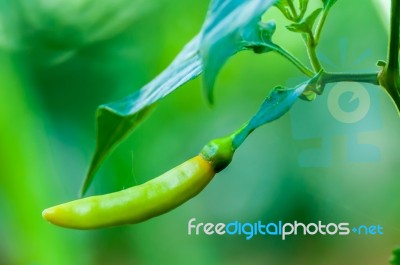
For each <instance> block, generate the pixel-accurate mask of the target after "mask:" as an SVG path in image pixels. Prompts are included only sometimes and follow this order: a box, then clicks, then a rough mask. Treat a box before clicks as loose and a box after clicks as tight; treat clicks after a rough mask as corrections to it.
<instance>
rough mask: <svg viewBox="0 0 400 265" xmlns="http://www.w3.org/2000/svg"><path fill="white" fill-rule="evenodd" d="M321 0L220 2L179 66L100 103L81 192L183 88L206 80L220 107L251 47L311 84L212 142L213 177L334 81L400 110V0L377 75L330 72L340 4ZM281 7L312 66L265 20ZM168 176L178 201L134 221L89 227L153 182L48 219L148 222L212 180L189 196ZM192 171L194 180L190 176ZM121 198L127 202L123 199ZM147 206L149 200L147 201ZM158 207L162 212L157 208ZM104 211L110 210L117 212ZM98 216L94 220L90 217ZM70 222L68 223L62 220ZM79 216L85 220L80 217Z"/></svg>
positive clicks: (206, 155)
mask: <svg viewBox="0 0 400 265" xmlns="http://www.w3.org/2000/svg"><path fill="white" fill-rule="evenodd" d="M318 2H319V7H318V8H317V9H315V10H311V8H310V6H311V5H309V0H248V1H241V0H213V1H212V2H211V4H210V7H209V10H208V13H207V16H206V19H205V22H204V24H203V26H202V28H201V30H200V32H199V33H198V34H197V35H196V36H195V37H194V38H193V39H192V40H191V41H190V42H189V43H188V44H187V45H186V46H185V47H184V48H183V49H182V51H181V52H180V53H179V54H178V55H177V57H176V58H175V59H174V61H173V62H172V63H171V64H170V65H169V66H168V67H167V68H166V69H165V70H164V71H163V72H162V73H161V74H160V75H158V76H157V77H156V78H154V79H153V80H152V81H151V82H150V83H148V84H147V85H145V86H144V87H143V88H141V89H140V90H138V91H136V92H134V93H133V94H131V95H129V96H127V97H126V98H123V99H121V100H119V101H116V102H112V103H108V104H104V105H101V106H99V108H98V109H97V114H96V118H97V120H96V121H97V143H96V150H95V152H94V155H93V158H92V161H91V164H90V166H89V170H88V172H87V175H86V178H85V181H84V184H83V186H82V189H81V195H82V196H83V195H84V194H85V192H86V191H87V189H88V187H89V186H90V184H91V182H92V179H93V177H94V175H95V173H96V171H97V169H98V168H99V167H100V165H101V164H102V162H103V161H104V160H105V158H106V157H107V156H108V155H109V154H110V153H111V152H112V151H113V149H114V148H115V147H116V146H117V145H118V144H119V143H121V142H122V141H123V140H124V139H126V137H128V136H129V135H130V134H131V133H132V131H133V130H134V129H135V128H136V127H137V126H138V124H140V122H141V121H142V120H143V118H144V117H145V116H146V115H147V114H148V113H149V110H150V109H152V108H153V107H154V106H155V104H156V103H157V102H158V101H160V100H161V99H163V98H164V97H166V96H167V95H169V94H170V93H172V92H173V91H175V90H176V89H177V88H178V87H180V86H182V85H183V84H185V83H186V82H189V81H190V80H192V79H194V78H196V77H198V76H200V75H202V80H203V88H204V93H205V95H206V98H207V100H208V101H209V102H210V103H213V102H214V99H213V88H214V83H215V80H216V78H217V76H218V73H219V71H220V69H221V68H222V67H223V65H224V64H225V62H226V61H227V60H228V59H229V57H231V56H233V55H235V54H236V53H238V52H240V51H244V50H250V51H253V52H254V53H257V54H262V53H268V52H274V53H277V54H279V55H281V56H283V57H284V58H286V59H287V60H288V61H290V62H291V63H293V65H294V66H296V67H297V69H298V70H299V71H300V72H301V73H302V74H303V75H304V76H305V77H306V78H307V80H306V81H305V82H303V83H300V84H298V85H297V86H295V87H283V86H276V87H275V88H273V89H272V90H271V91H270V92H269V94H268V95H267V96H266V99H265V100H264V102H263V103H262V105H261V107H260V108H259V110H258V112H257V113H256V114H255V115H254V116H253V117H251V118H249V120H248V121H247V122H245V123H244V124H243V125H242V126H240V127H239V129H237V130H235V131H234V132H233V133H232V134H231V135H228V136H226V137H224V138H220V139H217V140H213V141H211V142H210V143H209V144H207V145H206V146H205V147H204V148H203V150H202V151H201V154H200V155H201V159H204V160H205V161H207V162H209V163H210V164H211V165H212V167H211V168H208V167H207V168H208V169H207V170H210V174H211V175H213V174H215V173H218V172H219V171H220V170H222V169H224V168H225V167H226V166H228V165H229V163H230V162H231V159H232V157H233V154H234V152H235V150H236V149H237V148H238V147H239V146H240V145H241V144H242V143H243V142H244V141H245V139H246V138H247V137H248V135H249V134H250V133H251V132H253V131H254V130H255V129H257V128H258V127H260V126H261V125H264V124H266V123H269V122H271V121H274V120H276V119H278V118H280V117H281V116H282V115H284V114H285V113H286V112H288V111H289V109H290V108H291V107H292V106H293V104H294V103H295V102H296V101H297V100H298V99H300V100H305V101H310V102H312V101H314V100H315V99H316V98H317V97H318V96H319V95H321V94H323V93H324V90H325V87H326V85H327V84H329V83H337V82H362V83H370V84H373V85H376V86H377V88H378V87H381V88H382V89H384V90H385V91H386V92H387V95H388V96H389V97H390V98H391V99H392V101H393V103H394V107H395V108H396V109H397V111H399V110H400V94H399V55H398V54H399V28H400V27H399V26H400V6H399V0H391V17H390V35H389V40H388V50H387V58H385V60H380V61H378V62H377V65H376V71H374V72H367V73H351V72H348V73H347V72H346V73H343V72H328V71H326V69H325V67H324V65H323V64H322V63H321V60H320V58H319V56H318V53H317V49H318V45H319V43H320V39H321V35H322V34H323V29H324V25H325V22H326V21H327V20H328V19H329V14H330V12H334V11H335V6H336V3H337V0H320V1H318ZM274 7H275V8H278V9H279V10H280V12H281V13H282V14H283V15H284V17H285V18H286V19H287V25H286V28H287V30H289V31H291V32H293V34H299V35H300V36H301V38H302V39H303V40H304V44H305V45H304V46H305V48H304V49H305V52H306V53H307V55H308V56H307V58H308V59H309V60H308V62H302V61H301V60H300V59H298V58H296V57H295V56H294V55H293V54H292V53H291V52H290V51H288V50H286V49H285V47H283V46H282V45H281V44H280V43H279V41H275V40H274V39H273V35H274V32H275V29H276V24H275V22H274V21H264V20H262V16H263V15H264V14H265V13H266V12H268V10H269V9H271V8H274ZM310 104H312V103H310ZM202 163H203V162H202ZM196 170H198V168H197V169H196ZM192 171H193V170H192ZM181 173H182V172H180V173H179V174H181ZM166 174H167V177H165V175H163V176H162V177H160V179H159V181H158V182H157V179H155V181H156V182H154V183H157V185H160V183H161V182H160V181H161V179H162V185H161V186H162V187H161V186H160V187H161V188H160V187H158V186H157V187H158V188H157V189H159V190H162V192H167V193H169V194H167V196H166V197H164V195H165V194H164V195H162V196H160V198H164V199H168V200H172V201H173V200H175V201H173V203H170V204H168V205H166V204H165V203H164V204H162V202H160V203H159V204H160V205H161V204H162V205H161V206H157V205H155V206H154V207H151V209H152V210H151V211H150V212H145V213H143V215H141V216H137V212H136V213H132V216H129V213H128V214H122V215H121V218H117V219H116V220H106V221H105V222H100V224H98V225H91V224H90V222H91V221H90V220H95V219H96V218H95V217H96V216H99V215H98V214H100V213H99V212H98V211H102V210H101V207H100V206H99V205H97V204H98V202H99V201H102V200H112V201H113V202H115V205H116V207H120V205H121V203H120V202H121V200H122V199H123V200H124V201H127V200H135V198H138V196H139V197H140V196H141V200H145V199H146V198H147V197H146V196H147V189H150V190H151V188H152V187H153V188H154V186H152V185H153V184H151V183H153V182H149V183H150V184H148V185H147V186H148V187H147V186H146V187H144V188H143V187H140V188H138V189H132V190H131V191H129V192H130V194H129V196H127V195H126V194H127V192H124V193H120V194H117V193H115V195H113V196H111V197H101V198H100V197H98V198H97V197H94V198H95V199H93V200H92V199H88V200H86V199H81V200H77V201H75V202H73V203H72V204H68V203H67V204H64V205H61V206H60V207H57V206H56V207H53V208H50V210H46V211H45V212H44V217H45V218H46V219H48V220H49V221H51V222H53V223H56V224H59V225H60V224H62V225H63V226H67V227H75V228H88V227H89V228H96V227H103V226H109V225H116V224H124V223H129V222H137V221H144V220H146V219H148V218H150V217H153V216H156V215H159V214H162V213H164V212H166V211H169V210H171V209H173V208H175V207H177V206H179V205H180V204H181V203H183V202H184V201H186V200H188V199H190V198H191V197H193V196H195V195H196V194H197V193H198V192H199V191H200V190H201V189H202V188H203V187H204V186H205V185H206V184H207V183H208V181H207V182H206V183H204V185H203V186H202V187H192V186H190V185H189V186H187V187H192V188H194V189H195V190H196V192H191V190H188V191H187V194H186V195H185V194H184V193H185V192H183V193H182V190H181V187H183V186H185V185H187V183H186V184H185V183H183V180H182V178H183V179H185V178H186V177H187V176H186V175H185V174H186V173H185V174H183V175H185V177H182V178H181V177H179V181H182V183H183V184H182V186H181V187H178V188H177V186H174V185H169V184H168V182H170V181H173V180H176V179H174V177H171V176H170V175H171V174H170V172H169V173H168V172H167V173H166ZM188 174H189V175H190V173H188ZM189 177H190V176H189ZM185 181H186V180H185ZM178 184H179V183H178ZM143 185H144V184H143ZM185 187H186V186H185ZM164 188H165V189H164ZM174 189H175V190H174ZM138 190H139V191H140V192H141V193H140V194H141V195H137V194H136V193H137V192H139V191H138ZM143 190H146V191H145V195H143V192H144V191H143ZM177 190H178V191H179V192H178V193H179V194H178V195H176V194H177ZM160 192H161V191H160ZM121 194H122V195H121ZM132 194H133V195H132ZM182 194H183V195H182ZM188 194H189V195H188ZM142 195H143V196H142ZM142 197H143V198H142ZM118 198H120V199H121V198H122V199H121V200H120V201H118V200H119V199H118ZM127 198H128V199H127ZM151 199H153V197H152V198H151ZM140 203H146V202H143V201H141V202H140ZM151 203H153V204H154V203H155V202H154V201H152V202H151ZM112 204H113V203H111V202H110V204H104V205H106V206H107V207H109V206H110V205H111V206H112ZM155 204H157V202H156V203H155ZM102 205H103V204H102ZM132 205H139V204H136V203H132V204H129V203H128V204H127V206H126V209H125V208H124V209H122V208H121V209H119V210H118V211H121V212H123V211H125V210H127V212H131V210H134V209H130V208H129V207H130V206H132ZM82 207H83V208H85V209H86V210H87V209H89V208H94V209H95V212H94V213H93V212H90V211H87V212H85V214H86V213H89V215H90V216H86V215H85V214H82V209H83V208H82ZM99 207H100V208H99ZM154 209H156V210H155V211H153V210H154ZM103 210H105V211H109V210H110V209H109V208H107V209H103ZM92 213H93V215H91V214H92ZM118 213H120V212H118ZM110 214H113V210H112V209H111V211H110V212H107V214H104V216H109V215H110ZM60 216H61V217H60ZM65 216H66V217H65ZM93 216H94V217H93ZM102 216H103V215H102ZM64 217H65V218H67V219H68V220H66V219H63V218H64ZM60 218H61V219H63V220H61V219H60ZM79 218H83V219H81V220H79ZM85 218H88V219H85ZM114 219H115V218H114ZM69 220H72V221H69ZM97 221H98V220H97ZM71 222H72V223H71ZM74 222H77V223H83V225H78V224H77V223H74Z"/></svg>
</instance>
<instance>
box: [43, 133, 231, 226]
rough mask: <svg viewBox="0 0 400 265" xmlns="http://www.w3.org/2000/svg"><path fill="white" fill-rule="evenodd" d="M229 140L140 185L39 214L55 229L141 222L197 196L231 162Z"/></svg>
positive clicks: (229, 138)
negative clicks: (59, 227)
mask: <svg viewBox="0 0 400 265" xmlns="http://www.w3.org/2000/svg"><path fill="white" fill-rule="evenodd" d="M232 140H233V138H232V137H226V138H220V139H216V140H213V141H211V142H210V143H209V144H207V145H206V146H205V147H204V148H203V149H202V151H201V153H200V155H197V156H195V157H194V158H192V159H189V160H188V161H186V162H184V163H182V164H181V165H179V166H177V167H175V168H173V169H171V170H169V171H168V172H166V173H164V174H162V175H161V176H159V177H157V178H154V179H152V180H150V181H148V182H146V183H144V184H141V185H138V186H135V187H132V188H128V189H125V190H122V191H118V192H114V193H110V194H105V195H99V196H92V197H87V198H83V199H79V200H75V201H71V202H67V203H64V204H61V205H57V206H54V207H51V208H48V209H46V210H44V211H43V217H44V218H45V219H46V220H47V221H49V222H51V223H53V224H55V225H58V226H63V227H67V228H75V229H93V228H100V227H108V226H115V225H123V224H132V223H139V222H142V221H145V220H147V219H149V218H152V217H155V216H158V215H161V214H163V213H166V212H168V211H170V210H172V209H174V208H176V207H178V206H179V205H181V204H182V203H184V202H186V201H187V200H189V199H191V198H192V197H194V196H195V195H197V194H198V193H199V192H200V191H201V190H203V189H204V187H205V186H206V185H207V184H208V183H209V182H210V180H211V179H212V178H213V177H214V175H215V173H217V172H219V171H221V170H222V169H224V168H225V167H226V166H227V165H228V164H229V163H230V161H231V160H232V156H233V153H234V148H233V147H232Z"/></svg>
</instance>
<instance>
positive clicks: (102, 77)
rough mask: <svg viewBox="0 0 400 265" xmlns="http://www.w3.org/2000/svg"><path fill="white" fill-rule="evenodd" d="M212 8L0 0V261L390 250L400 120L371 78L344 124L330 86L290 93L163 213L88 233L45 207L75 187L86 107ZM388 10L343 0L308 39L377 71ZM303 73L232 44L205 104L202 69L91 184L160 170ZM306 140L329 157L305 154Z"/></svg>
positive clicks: (126, 0)
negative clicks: (270, 231) (320, 226)
mask: <svg viewBox="0 0 400 265" xmlns="http://www.w3.org/2000/svg"><path fill="white" fill-rule="evenodd" d="M387 2H389V1H387ZM318 4H319V1H312V5H313V6H315V7H316V6H317V5H318ZM207 6H208V3H207V1H200V0H194V1H178V0H170V1H165V0H152V1H144V0H117V1H112V2H110V1H106V0H98V1H94V0H73V1H63V0H53V1H50V0H0V264H4V265H10V264H11V265H13V264H18V265H19V264H26V265H54V264H57V265H64V264H65V265H70V264H76V265H92V264H93V265H95V264H96V265H103V264H104V265H106V264H120V265H124V264H130V265H134V264H137V265H153V264H174V265H179V264H185V265H186V264H209V265H212V264H218V265H220V264H229V265H234V264H299V265H300V264H304V265H305V264H307V265H313V264H315V265H317V264H328V265H329V264H349V265H358V264H359V265H373V264H374V265H375V264H387V259H388V257H389V255H390V252H391V249H392V248H393V247H394V246H396V244H399V243H400V200H399V188H398V187H400V178H399V173H398V172H400V163H399V155H398V150H397V148H400V138H399V132H400V124H399V119H398V114H397V112H396V110H395V108H394V107H393V105H392V103H391V101H390V99H389V98H388V97H387V96H386V94H385V93H384V92H383V91H382V90H381V89H380V88H378V87H368V86H365V88H366V90H367V91H368V92H369V95H370V98H371V106H373V107H371V108H370V113H368V114H367V115H366V116H365V118H363V119H362V121H360V123H357V124H351V125H346V124H342V123H340V122H338V121H337V120H335V119H334V118H332V117H333V116H332V115H330V114H329V112H327V111H326V105H327V100H328V98H329V89H330V88H329V87H328V89H327V91H326V93H325V95H324V96H323V97H320V98H319V99H317V101H315V102H312V103H305V102H299V103H298V104H296V105H295V107H294V108H293V109H292V111H291V112H290V113H289V114H288V115H285V116H284V117H283V118H281V119H279V120H278V121H276V122H274V123H271V124H269V125H267V126H264V127H262V128H260V129H258V130H257V131H256V132H255V133H254V134H253V135H251V137H249V139H248V140H247V141H246V142H245V144H244V145H243V146H242V147H241V148H240V150H238V152H237V154H236V156H235V158H234V160H233V163H232V164H231V166H230V167H229V168H227V169H226V170H224V171H223V172H221V173H220V174H218V176H217V177H216V178H215V179H214V180H213V181H212V183H211V184H210V185H209V186H208V187H207V188H206V189H205V190H204V191H203V192H202V193H201V194H200V195H198V196H197V197H195V198H194V199H192V200H190V201H189V202H187V203H186V204H184V205H183V206H181V207H179V208H177V209H176V210H174V211H172V212H170V213H167V214H165V215H163V216H160V217H157V218H154V219H152V220H149V221H147V222H145V223H141V224H137V225H130V226H124V227H116V228H109V229H101V230H95V231H75V230H67V229H63V228H59V227H55V226H53V225H51V224H49V223H47V222H46V221H44V220H43V219H42V217H41V211H42V210H43V209H44V208H46V207H49V206H52V205H55V204H59V203H62V202H65V201H68V200H72V199H75V198H77V194H78V190H79V188H80V185H81V183H82V181H83V176H84V174H85V171H86V170H87V167H88V164H89V161H90V158H91V155H92V153H93V150H94V146H95V109H96V106H98V105H99V104H102V103H106V102H110V101H113V100H116V99H119V98H121V97H124V96H126V95H128V94H130V93H132V92H133V91H135V90H137V89H139V88H140V87H141V86H143V85H144V84H146V83H147V82H149V81H150V80H151V79H152V78H153V77H155V76H156V75H157V74H158V73H160V71H162V69H164V68H165V67H166V66H167V65H168V63H169V62H170V61H171V60H172V59H173V58H174V56H175V55H176V54H177V53H178V52H179V51H180V49H181V48H182V47H183V46H184V44H185V43H186V42H188V41H189V40H190V39H191V38H192V36H194V35H195V34H196V33H197V32H198V31H199V29H200V27H201V24H202V22H203V19H204V16H205V14H206V10H207ZM385 14H387V13H385V12H384V10H382V9H381V8H380V7H379V6H378V5H376V3H375V2H373V1H361V0H357V1H338V3H337V5H336V6H335V7H334V8H333V9H332V12H331V15H330V17H329V19H328V21H327V24H326V27H325V30H324V33H323V36H322V40H321V46H320V47H319V49H318V52H319V54H320V56H321V58H322V60H323V64H324V66H325V67H326V68H327V69H328V70H330V71H354V72H362V71H376V70H377V68H376V67H375V63H376V61H377V60H379V59H384V58H385V53H386V43H387V28H386V26H385V25H386V24H385V19H388V18H387V17H386V16H385ZM270 18H274V19H275V20H276V22H277V24H278V30H277V33H276V35H275V37H274V39H275V41H276V42H277V43H279V44H281V45H282V46H284V47H285V48H287V49H289V50H290V51H292V52H293V53H295V54H296V55H298V57H299V58H300V59H302V60H306V53H305V52H304V47H303V45H302V40H301V37H300V36H299V35H297V34H293V33H289V32H287V31H286V30H285V29H284V26H285V25H287V22H286V21H285V20H284V18H283V16H282V15H281V14H280V13H279V12H278V11H277V10H276V9H271V10H270V12H268V14H267V15H266V16H265V18H264V19H270ZM301 79H302V76H301V74H300V73H299V72H298V71H297V70H296V69H295V68H294V67H293V66H292V65H291V64H289V63H288V62H287V61H285V60H284V59H283V58H281V57H280V56H278V55H276V54H264V55H255V54H253V53H251V52H243V53H240V54H237V55H236V56H234V57H233V58H232V59H230V60H229V62H228V63H227V64H226V66H225V67H224V68H223V70H222V72H221V74H220V76H219V78H218V80H217V84H216V90H215V95H216V96H215V99H216V103H215V105H214V106H209V105H208V104H207V103H206V101H205V99H204V96H203V94H202V88H201V80H200V79H198V80H194V81H192V82H190V83H188V84H186V85H184V86H183V87H182V88H180V89H178V90H177V91H176V92H174V93H173V94H172V95H170V96H169V97H168V98H166V99H164V100H162V101H161V102H160V103H159V104H158V106H157V108H156V109H155V110H154V111H153V113H152V115H151V116H150V117H149V118H147V119H146V120H145V122H144V123H143V124H142V125H141V126H140V127H139V128H138V129H137V130H136V131H135V132H134V133H133V134H132V135H131V137H129V138H128V139H127V140H126V141H125V142H124V143H122V144H121V145H120V146H119V147H118V148H117V149H116V151H115V152H114V153H113V154H112V156H111V157H110V158H109V159H107V161H106V162H105V163H104V165H103V166H102V168H101V169H100V171H99V172H98V174H97V175H96V178H95V181H94V184H93V185H92V187H91V189H90V191H89V193H90V194H102V193H106V192H111V191H116V190H121V189H123V188H127V187H130V186H132V185H136V184H139V183H143V182H145V181H147V180H149V179H151V178H153V177H155V176H157V175H159V174H161V173H162V172H164V171H166V170H168V169H169V168H172V167H173V166H175V165H177V164H179V163H181V162H182V161H184V160H186V159H188V158H189V157H192V156H193V155H195V154H196V153H197V152H198V151H199V150H200V148H201V147H202V146H203V145H204V144H205V143H206V142H208V140H210V139H213V138H215V137H219V136H223V135H225V134H227V133H230V132H232V131H233V130H235V129H236V128H237V127H239V126H240V125H241V124H242V123H243V122H244V121H246V120H247V119H248V118H249V117H251V115H252V114H253V113H254V112H255V111H256V110H257V108H258V106H259V105H260V103H261V102H262V100H263V98H264V97H265V96H266V95H267V93H268V91H269V90H270V89H272V88H273V87H274V86H276V85H290V84H294V83H296V82H297V80H301ZM343 85H344V86H351V84H341V86H343ZM331 88H332V87H331ZM333 88H334V87H333ZM343 97H344V98H343V99H341V101H340V102H338V104H339V106H341V108H342V109H345V110H347V111H354V110H355V109H357V104H360V100H362V99H360V98H359V99H357V100H358V101H357V100H356V101H351V100H350V99H349V95H347V97H346V95H343ZM350 98H351V95H350ZM342 101H343V102H342ZM324 113H325V114H324ZM362 124H363V125H362ZM361 144H364V147H365V146H366V149H362V148H361V149H359V147H360V146H361ZM368 146H369V149H368ZM313 150H314V151H315V150H317V153H314V157H315V158H316V159H317V158H318V159H320V160H321V159H322V161H325V162H318V161H319V160H318V159H317V160H318V161H316V162H315V163H313V159H312V157H313V152H314V151H313ZM318 150H319V151H318ZM366 150H367V151H366ZM368 150H369V151H368ZM371 150H372V151H371ZM305 156H306V158H304V157H305ZM304 159H306V160H304ZM307 159H308V160H307ZM304 161H308V162H304ZM192 217H195V218H196V219H197V220H198V221H199V222H214V223H217V222H225V223H228V222H231V221H235V220H238V221H242V222H256V221H258V220H261V221H263V222H265V223H267V222H271V221H278V220H283V221H285V222H290V221H294V220H298V221H303V222H314V221H318V220H321V221H323V222H325V223H329V222H350V223H352V224H355V225H361V224H366V225H374V224H375V225H376V224H380V225H382V226H383V227H384V235H383V236H356V235H353V234H352V235H350V236H347V237H339V236H332V237H324V236H314V237H310V236H298V237H289V238H288V239H287V240H286V241H282V240H281V239H280V238H277V237H263V236H257V237H255V238H253V239H252V240H249V241H247V240H246V239H245V237H244V236H220V237H217V236H204V235H202V236H188V234H187V222H188V220H189V219H191V218H192Z"/></svg>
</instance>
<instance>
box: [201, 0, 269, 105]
mask: <svg viewBox="0 0 400 265" xmlns="http://www.w3.org/2000/svg"><path fill="white" fill-rule="evenodd" d="M276 2H277V0H248V1H242V0H230V1H226V0H216V1H213V3H212V5H211V7H210V10H209V13H208V15H207V19H206V21H205V23H204V26H203V30H202V37H201V41H200V54H201V57H202V62H203V66H204V74H203V85H204V89H205V92H206V96H207V99H208V100H209V101H210V102H212V101H213V95H212V90H213V86H214V82H215V79H216V76H217V75H218V73H219V71H220V69H221V67H222V66H223V65H224V64H225V62H226V61H227V60H228V58H229V57H230V56H232V55H233V54H235V53H237V52H238V51H241V50H245V49H251V48H253V47H257V46H259V45H260V44H262V43H264V41H265V39H263V38H262V34H261V33H262V31H263V25H262V24H260V23H259V22H260V19H261V16H262V14H264V13H265V11H266V10H267V9H268V8H269V7H271V6H272V5H274V4H275V3H276ZM273 31H275V28H274V29H273ZM272 33H273V32H272ZM271 35H272V34H271ZM267 41H271V40H270V39H268V40H267ZM264 44H265V43H264ZM271 44H272V42H271Z"/></svg>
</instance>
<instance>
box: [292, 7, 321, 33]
mask: <svg viewBox="0 0 400 265" xmlns="http://www.w3.org/2000/svg"><path fill="white" fill-rule="evenodd" d="M322 10H323V9H322V8H318V9H316V10H314V11H313V12H312V13H311V14H310V15H309V16H308V17H306V18H304V19H303V20H302V21H300V22H299V23H293V24H291V25H289V26H286V28H287V29H288V30H290V31H293V32H299V33H309V32H312V29H313V27H314V24H315V21H316V20H317V18H318V16H319V14H320V13H321V11H322Z"/></svg>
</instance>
